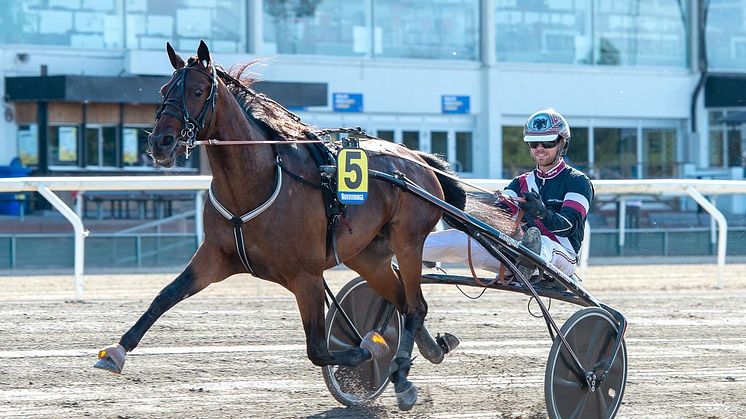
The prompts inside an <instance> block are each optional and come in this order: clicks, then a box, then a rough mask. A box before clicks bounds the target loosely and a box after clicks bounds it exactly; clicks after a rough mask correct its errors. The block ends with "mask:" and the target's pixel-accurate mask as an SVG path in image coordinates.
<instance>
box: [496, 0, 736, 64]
mask: <svg viewBox="0 0 746 419" xmlns="http://www.w3.org/2000/svg"><path fill="white" fill-rule="evenodd" d="M688 3H689V2H686V1H684V2H682V1H677V0H657V1H645V2H640V1H636V2H630V1H628V0H580V1H518V2H517V1H515V0H497V1H496V11H495V18H496V26H497V27H496V32H497V33H496V36H497V40H496V44H497V59H498V61H509V62H540V63H566V64H590V65H626V66H667V67H681V68H686V67H687V66H688V51H689V49H688V42H689V41H688V32H687V28H688V19H689V17H688ZM733 24H734V25H736V26H735V27H740V24H736V23H733Z"/></svg>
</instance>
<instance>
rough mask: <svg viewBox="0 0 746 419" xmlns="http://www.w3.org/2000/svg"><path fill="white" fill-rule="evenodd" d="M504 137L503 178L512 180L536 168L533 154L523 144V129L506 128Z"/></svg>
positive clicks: (503, 133)
mask: <svg viewBox="0 0 746 419" xmlns="http://www.w3.org/2000/svg"><path fill="white" fill-rule="evenodd" d="M502 135H503V178H505V179H512V178H514V177H516V176H518V175H520V174H521V173H526V172H528V171H529V170H533V169H534V168H535V167H536V164H534V160H533V159H532V158H531V153H530V152H529V151H528V147H526V143H525V142H523V127H522V126H520V127H518V126H504V127H503V128H502Z"/></svg>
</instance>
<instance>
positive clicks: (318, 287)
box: [288, 274, 372, 367]
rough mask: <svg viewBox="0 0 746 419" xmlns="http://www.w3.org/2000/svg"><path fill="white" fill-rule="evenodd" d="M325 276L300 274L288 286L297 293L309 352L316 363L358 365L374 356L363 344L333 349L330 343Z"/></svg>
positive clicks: (312, 360) (309, 355) (324, 364)
mask: <svg viewBox="0 0 746 419" xmlns="http://www.w3.org/2000/svg"><path fill="white" fill-rule="evenodd" d="M323 280H324V278H323V277H322V276H321V275H320V274H319V275H311V274H300V275H298V276H296V277H295V278H293V281H292V283H291V284H289V286H288V288H289V289H290V291H292V292H293V294H295V300H296V301H297V303H298V309H299V310H300V315H301V320H302V321H303V328H304V330H305V332H306V352H307V354H308V359H310V360H311V362H312V363H313V364H314V365H317V366H320V367H323V366H326V365H348V366H353V367H354V366H357V365H360V363H361V362H363V361H365V360H367V359H370V358H371V356H372V355H371V353H370V352H369V351H368V350H366V349H363V348H360V347H356V348H349V349H346V350H343V351H334V352H329V348H328V346H327V344H326V339H325V338H324V337H325V336H324V335H325V331H326V325H325V322H324V287H323Z"/></svg>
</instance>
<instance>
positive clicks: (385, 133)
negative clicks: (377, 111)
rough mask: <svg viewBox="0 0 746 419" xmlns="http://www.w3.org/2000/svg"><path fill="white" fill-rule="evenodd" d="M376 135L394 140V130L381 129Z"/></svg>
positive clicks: (383, 138) (387, 139)
mask: <svg viewBox="0 0 746 419" xmlns="http://www.w3.org/2000/svg"><path fill="white" fill-rule="evenodd" d="M376 135H378V138H380V139H382V140H386V141H391V142H392V143H393V142H394V130H390V129H379V130H378V132H377V134H376Z"/></svg>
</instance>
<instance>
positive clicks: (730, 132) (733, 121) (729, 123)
mask: <svg viewBox="0 0 746 419" xmlns="http://www.w3.org/2000/svg"><path fill="white" fill-rule="evenodd" d="M743 114H744V112H743V111H738V110H736V111H733V110H731V111H710V112H709V121H710V138H709V140H710V141H709V143H710V144H709V146H710V166H712V167H746V164H745V163H744V148H745V147H744V146H745V145H746V123H745V122H743Z"/></svg>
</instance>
